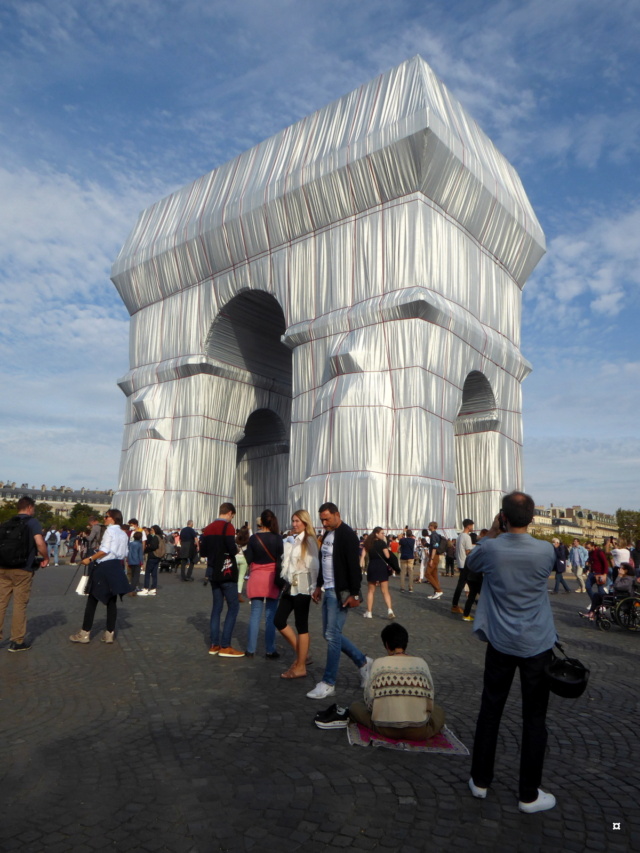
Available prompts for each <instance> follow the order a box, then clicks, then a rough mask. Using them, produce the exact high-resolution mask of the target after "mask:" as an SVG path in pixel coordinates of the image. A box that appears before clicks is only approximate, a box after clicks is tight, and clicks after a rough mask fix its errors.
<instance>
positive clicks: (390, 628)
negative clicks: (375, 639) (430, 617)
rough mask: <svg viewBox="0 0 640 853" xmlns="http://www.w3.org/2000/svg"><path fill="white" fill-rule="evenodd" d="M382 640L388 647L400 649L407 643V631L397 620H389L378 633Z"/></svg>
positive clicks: (404, 647)
mask: <svg viewBox="0 0 640 853" xmlns="http://www.w3.org/2000/svg"><path fill="white" fill-rule="evenodd" d="M380 637H381V639H382V642H383V644H384V645H385V646H387V648H389V649H402V650H403V651H404V650H405V649H406V648H407V645H408V644H409V632H408V631H407V629H406V628H403V627H402V625H400V623H399V622H391V623H390V624H389V625H385V627H384V628H383V629H382V632H381V634H380Z"/></svg>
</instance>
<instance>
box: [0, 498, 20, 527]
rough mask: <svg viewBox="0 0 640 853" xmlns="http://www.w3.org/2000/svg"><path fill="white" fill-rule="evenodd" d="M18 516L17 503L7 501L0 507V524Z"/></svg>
mask: <svg viewBox="0 0 640 853" xmlns="http://www.w3.org/2000/svg"><path fill="white" fill-rule="evenodd" d="M17 514H18V501H7V502H6V503H4V504H2V506H0V524H2V523H3V522H5V521H9V519H10V518H13V517H14V515H17Z"/></svg>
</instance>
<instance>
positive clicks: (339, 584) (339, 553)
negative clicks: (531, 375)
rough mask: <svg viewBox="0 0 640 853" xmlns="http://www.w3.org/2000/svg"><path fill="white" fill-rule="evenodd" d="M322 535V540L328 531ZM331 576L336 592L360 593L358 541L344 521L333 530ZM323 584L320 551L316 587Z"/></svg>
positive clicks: (360, 571) (360, 576) (360, 573)
mask: <svg viewBox="0 0 640 853" xmlns="http://www.w3.org/2000/svg"><path fill="white" fill-rule="evenodd" d="M330 532H331V531H327V533H325V534H324V536H323V537H322V541H323V542H324V540H325V538H326V537H327V535H328V533H330ZM333 532H334V534H335V535H334V537H333V576H334V578H335V589H336V592H337V593H341V592H345V591H348V592H349V594H350V595H360V583H361V581H362V570H361V569H360V543H359V541H358V537H357V535H356V533H355V531H354V530H352V529H351V528H350V527H349V525H348V524H345V523H344V521H343V522H342V524H340V526H339V527H336V529H335V530H334V531H333ZM323 585H324V580H323V577H322V552H321V553H320V569H319V571H318V581H317V583H316V586H317V587H321V586H323Z"/></svg>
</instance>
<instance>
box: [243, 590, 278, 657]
mask: <svg viewBox="0 0 640 853" xmlns="http://www.w3.org/2000/svg"><path fill="white" fill-rule="evenodd" d="M263 607H264V608H266V614H265V618H264V647H265V651H266V652H267V654H268V655H272V654H273V653H274V652H275V650H276V626H275V625H274V624H273V620H274V617H275V615H276V610H277V609H278V599H277V598H264V599H263V598H252V599H251V616H250V617H249V631H248V633H247V651H248V652H249V654H252V655H253V654H255V651H256V646H257V645H258V632H259V631H260V620H261V619H262V610H263Z"/></svg>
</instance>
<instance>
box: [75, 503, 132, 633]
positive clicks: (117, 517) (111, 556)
mask: <svg viewBox="0 0 640 853" xmlns="http://www.w3.org/2000/svg"><path fill="white" fill-rule="evenodd" d="M104 523H105V525H106V528H107V529H106V530H105V532H104V536H103V537H102V541H101V542H100V550H99V551H97V552H96V553H95V554H93V555H92V556H91V557H86V558H85V559H84V560H82V563H83V565H85V566H89V565H90V566H91V568H90V570H89V583H88V584H87V590H86V591H87V593H88V596H87V605H86V607H85V610H84V621H83V622H82V628H81V630H80V631H78V633H77V634H72V635H71V636H70V637H69V639H70V640H71V642H72V643H88V642H89V640H90V639H91V636H90V634H91V627H92V625H93V617H94V616H95V613H96V607H97V606H98V602H99V601H101V602H102V603H103V604H105V605H106V607H107V630H106V631H105V632H104V635H103V636H102V642H104V643H113V638H114V634H115V630H116V618H117V616H118V607H117V604H116V601H117V597H118V596H120V598H122V596H123V595H126V594H127V593H128V592H131V590H132V589H133V587H132V586H131V584H130V583H129V581H128V580H127V574H126V571H125V568H124V558H125V557H126V556H127V552H128V548H129V537H128V536H127V534H126V533H125V531H124V530H123V529H122V526H121V525H122V513H121V512H120V510H119V509H110V510H108V512H107V514H106V516H105V519H104Z"/></svg>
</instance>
